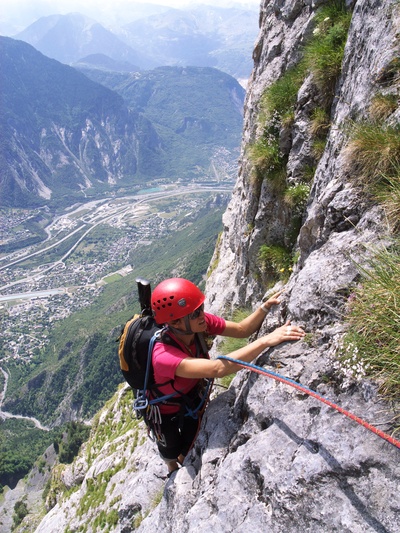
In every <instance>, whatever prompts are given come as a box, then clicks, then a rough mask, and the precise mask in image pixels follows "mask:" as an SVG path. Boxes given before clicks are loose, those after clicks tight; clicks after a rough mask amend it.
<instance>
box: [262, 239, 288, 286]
mask: <svg viewBox="0 0 400 533" xmlns="http://www.w3.org/2000/svg"><path fill="white" fill-rule="evenodd" d="M258 260H259V261H260V267H261V270H262V271H263V272H265V273H266V275H267V277H270V278H271V279H272V280H277V279H281V280H283V281H286V280H287V279H288V278H289V276H290V273H291V271H292V268H291V264H292V256H291V254H290V252H289V251H288V250H287V249H286V248H285V247H284V246H281V245H279V244H272V245H267V244H263V245H262V246H260V250H259V252H258Z"/></svg>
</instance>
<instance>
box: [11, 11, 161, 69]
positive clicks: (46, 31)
mask: <svg viewBox="0 0 400 533" xmlns="http://www.w3.org/2000/svg"><path fill="white" fill-rule="evenodd" d="M15 38H16V39H19V40H21V41H25V42H27V43H29V44H31V45H32V46H34V47H35V48H36V49H37V50H39V51H40V52H42V54H44V55H46V56H48V57H51V58H53V59H57V60H58V61H61V63H66V64H70V63H74V62H75V61H77V60H78V59H80V58H82V57H85V56H88V55H91V54H105V55H107V56H108V57H110V58H111V59H114V60H117V61H125V62H128V63H131V64H132V65H135V67H134V69H135V70H138V69H139V68H143V67H147V68H149V67H150V68H151V67H152V66H155V64H152V62H151V61H150V60H146V59H145V58H146V54H144V53H142V52H141V53H140V54H138V53H137V52H136V51H135V50H133V49H132V48H131V47H130V46H129V45H128V44H126V43H124V42H123V41H121V40H120V39H119V37H117V36H116V35H115V34H114V33H112V32H111V31H109V30H107V29H106V28H104V26H102V25H101V24H99V23H98V22H96V21H95V20H92V19H90V18H88V17H85V16H84V15H81V14H80V13H69V14H68V15H51V16H49V17H42V18H40V19H39V20H37V21H36V22H34V23H33V24H31V25H30V26H28V28H26V29H25V30H24V31H22V32H21V33H19V34H17V35H16V36H15Z"/></svg>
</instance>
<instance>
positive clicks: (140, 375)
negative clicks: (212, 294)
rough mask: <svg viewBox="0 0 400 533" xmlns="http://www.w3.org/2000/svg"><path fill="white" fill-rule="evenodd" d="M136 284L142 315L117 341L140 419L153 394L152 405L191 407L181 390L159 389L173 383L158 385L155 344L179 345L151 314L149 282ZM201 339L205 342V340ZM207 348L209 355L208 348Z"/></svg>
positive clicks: (136, 318)
mask: <svg viewBox="0 0 400 533" xmlns="http://www.w3.org/2000/svg"><path fill="white" fill-rule="evenodd" d="M136 282H137V284H138V292H139V301H140V305H141V307H142V313H141V314H140V315H139V314H137V315H134V316H133V317H132V318H131V319H130V320H128V322H126V324H125V325H124V327H123V329H122V331H121V335H120V337H119V339H118V341H119V347H118V355H119V363H120V368H121V372H122V374H123V376H124V378H125V380H126V381H127V382H128V383H129V385H130V386H131V387H132V389H133V393H134V396H135V402H134V409H135V411H136V414H137V416H138V417H139V418H140V417H141V416H145V413H146V409H147V407H148V405H149V394H148V393H149V392H151V393H152V394H151V395H152V397H153V399H152V400H151V403H152V404H154V403H158V402H163V403H168V400H170V401H173V402H174V403H175V404H176V402H178V403H183V404H188V403H189V402H190V399H189V398H188V397H187V396H185V395H182V393H180V392H179V391H176V392H175V393H173V394H169V395H163V394H162V393H161V392H160V391H159V390H158V387H160V386H163V385H166V384H167V383H172V382H173V380H169V381H166V382H165V383H155V380H154V371H153V365H152V362H151V359H152V353H153V347H154V344H155V343H156V342H163V343H165V344H169V345H172V346H175V347H177V348H180V346H179V344H178V343H177V342H176V341H174V339H172V338H171V337H170V335H168V333H167V332H166V331H165V328H164V327H161V326H159V325H158V324H157V323H156V321H155V319H154V317H153V315H152V312H151V305H150V298H151V289H150V283H149V282H148V281H146V280H144V279H142V278H138V279H137V280H136ZM201 340H202V341H203V338H202V337H201ZM203 342H204V341H203ZM201 344H203V343H201ZM204 346H205V345H204ZM205 349H206V352H207V347H205ZM208 381H209V382H210V385H209V386H208V388H207V395H208V390H209V389H210V388H211V385H212V380H208Z"/></svg>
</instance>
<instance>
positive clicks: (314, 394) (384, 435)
mask: <svg viewBox="0 0 400 533" xmlns="http://www.w3.org/2000/svg"><path fill="white" fill-rule="evenodd" d="M217 359H225V360H226V361H230V362H231V363H235V364H236V365H240V366H242V367H244V368H248V369H249V370H251V371H252V372H256V373H257V374H261V375H264V376H267V377H270V378H273V379H275V380H276V381H280V382H282V383H285V384H286V385H290V386H292V387H294V388H295V389H298V390H299V391H301V392H305V393H306V394H308V395H309V396H312V397H313V398H316V399H317V400H319V401H320V402H323V403H325V404H326V405H329V407H332V409H336V411H339V413H342V414H343V415H345V416H347V417H349V418H350V419H351V420H354V421H355V422H357V423H358V424H360V425H361V426H363V427H365V428H366V429H369V430H370V431H372V432H373V433H375V434H376V435H378V436H379V437H381V438H382V439H384V440H386V441H387V442H389V443H390V444H393V446H396V447H397V448H399V449H400V441H398V440H396V439H395V438H394V437H391V436H390V435H388V434H387V433H385V432H383V431H381V430H380V429H378V428H376V427H374V426H372V425H371V424H369V423H368V422H366V421H365V420H362V418H360V417H358V416H356V415H353V414H352V413H350V412H349V411H346V409H343V408H342V407H340V406H339V405H337V404H335V403H333V402H331V401H330V400H328V399H327V398H324V397H323V396H321V395H320V394H318V393H317V392H315V391H313V390H311V389H309V388H308V387H305V386H304V385H301V384H300V383H297V381H294V380H292V379H290V378H286V377H285V376H282V375H280V374H277V373H276V372H272V371H271V370H266V369H265V368H262V367H260V366H257V365H254V364H252V363H246V362H244V361H238V360H237V359H233V358H232V357H227V356H226V355H220V356H218V357H217Z"/></svg>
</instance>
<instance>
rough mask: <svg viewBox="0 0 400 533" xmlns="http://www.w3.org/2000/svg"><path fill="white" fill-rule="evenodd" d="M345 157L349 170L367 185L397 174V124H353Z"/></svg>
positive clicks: (399, 163)
mask: <svg viewBox="0 0 400 533" xmlns="http://www.w3.org/2000/svg"><path fill="white" fill-rule="evenodd" d="M344 156H345V158H346V160H347V166H348V168H349V170H350V173H351V174H352V175H353V177H356V179H357V181H358V182H359V183H360V184H362V185H364V186H366V187H367V188H368V187H369V186H371V185H374V184H376V183H377V182H378V181H380V180H381V179H382V177H383V176H385V177H387V178H394V177H396V176H398V169H399V168H400V126H388V125H383V124H378V123H375V122H361V123H359V124H356V125H354V127H353V128H352V131H351V132H350V140H349V142H348V144H347V146H346V148H345V150H344Z"/></svg>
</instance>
